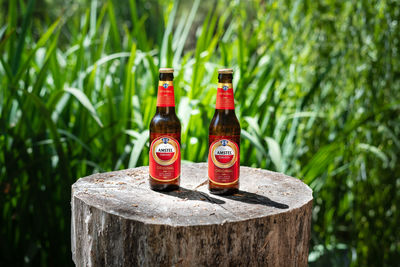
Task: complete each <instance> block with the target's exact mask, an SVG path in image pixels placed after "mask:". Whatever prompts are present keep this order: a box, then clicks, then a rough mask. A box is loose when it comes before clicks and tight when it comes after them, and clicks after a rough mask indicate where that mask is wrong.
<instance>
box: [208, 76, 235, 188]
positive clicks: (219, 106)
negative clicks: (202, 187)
mask: <svg viewBox="0 0 400 267" xmlns="http://www.w3.org/2000/svg"><path fill="white" fill-rule="evenodd" d="M232 78H233V71H232V69H220V70H219V71H218V91H217V101H216V106H215V113H214V117H213V118H212V120H211V123H210V127H209V137H208V138H209V139H208V146H209V155H208V177H209V183H208V188H209V190H210V192H211V193H213V194H219V195H230V194H234V193H236V192H238V191H239V175H240V124H239V121H238V119H237V117H236V114H235V104H234V99H233V86H232Z"/></svg>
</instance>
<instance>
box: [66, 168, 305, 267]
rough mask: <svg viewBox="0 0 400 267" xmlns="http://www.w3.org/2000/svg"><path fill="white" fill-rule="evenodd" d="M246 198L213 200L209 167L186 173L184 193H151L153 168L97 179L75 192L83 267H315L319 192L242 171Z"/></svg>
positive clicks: (74, 232) (77, 251)
mask: <svg viewBox="0 0 400 267" xmlns="http://www.w3.org/2000/svg"><path fill="white" fill-rule="evenodd" d="M240 173H241V176H240V191H239V193H238V194H235V195H233V196H215V195H210V194H209V193H208V189H207V164H205V163H193V164H183V165H182V177H181V189H180V190H178V191H173V192H168V193H159V192H155V191H152V190H150V188H149V186H148V181H147V180H148V167H139V168H135V169H129V170H123V171H116V172H110V173H101V174H94V175H91V176H88V177H85V178H81V179H79V180H78V181H77V182H76V183H75V184H74V185H73V186H72V200H71V205H72V226H71V243H72V256H73V260H74V262H75V264H76V265H77V266H247V265H248V266H307V259H308V248H309V239H310V226H311V209H312V191H311V189H310V188H309V187H308V186H307V185H305V184H304V183H302V182H301V181H300V180H298V179H295V178H292V177H289V176H286V175H284V174H280V173H275V172H271V171H267V170H261V169H254V168H249V167H241V169H240Z"/></svg>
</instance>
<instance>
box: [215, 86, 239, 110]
mask: <svg viewBox="0 0 400 267" xmlns="http://www.w3.org/2000/svg"><path fill="white" fill-rule="evenodd" d="M215 108H216V109H235V100H234V98H233V86H232V83H218V91H217V102H216V104H215Z"/></svg>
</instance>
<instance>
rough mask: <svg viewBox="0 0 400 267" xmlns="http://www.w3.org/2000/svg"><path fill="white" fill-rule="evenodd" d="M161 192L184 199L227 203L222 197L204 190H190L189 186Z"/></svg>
mask: <svg viewBox="0 0 400 267" xmlns="http://www.w3.org/2000/svg"><path fill="white" fill-rule="evenodd" d="M159 193H161V194H165V195H169V196H173V197H177V198H180V199H183V200H200V201H206V202H209V203H212V204H225V201H224V200H222V199H218V198H214V197H212V196H210V195H208V194H206V193H204V192H200V191H195V190H190V189H187V188H183V187H180V188H179V189H178V190H175V191H170V192H159Z"/></svg>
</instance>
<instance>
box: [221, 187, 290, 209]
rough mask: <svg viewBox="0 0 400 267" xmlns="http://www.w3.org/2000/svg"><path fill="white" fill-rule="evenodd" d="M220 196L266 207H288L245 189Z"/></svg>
mask: <svg viewBox="0 0 400 267" xmlns="http://www.w3.org/2000/svg"><path fill="white" fill-rule="evenodd" d="M221 197H223V198H227V199H231V200H235V201H241V202H244V203H248V204H259V205H264V206H268V207H274V208H277V209H288V208H289V206H288V205H286V204H283V203H279V202H276V201H273V200H271V199H270V198H268V197H266V196H262V195H258V194H254V193H250V192H247V191H242V190H239V192H238V193H236V194H233V195H230V196H221Z"/></svg>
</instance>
